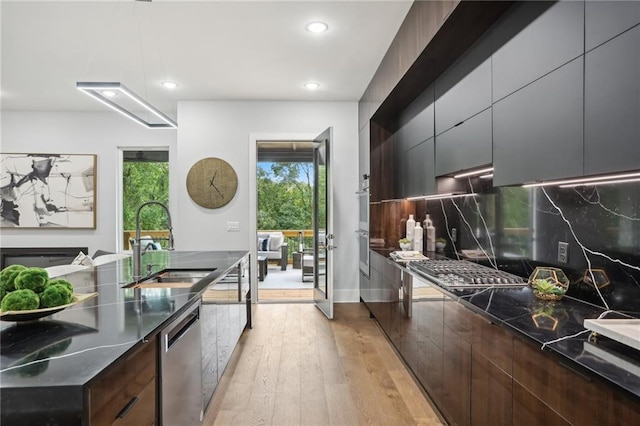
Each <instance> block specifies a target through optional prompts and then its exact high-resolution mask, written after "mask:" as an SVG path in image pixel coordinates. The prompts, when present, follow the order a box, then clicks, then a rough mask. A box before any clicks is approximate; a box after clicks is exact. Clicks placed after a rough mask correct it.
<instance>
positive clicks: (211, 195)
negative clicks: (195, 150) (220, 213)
mask: <svg viewBox="0 0 640 426" xmlns="http://www.w3.org/2000/svg"><path fill="white" fill-rule="evenodd" d="M237 190H238V175H236V172H235V170H233V167H231V165H230V164H229V163H227V162H226V161H224V160H223V159H221V158H215V157H209V158H203V159H202V160H200V161H198V162H197V163H195V164H194V165H193V166H191V169H189V174H187V192H189V196H190V197H191V199H192V200H193V201H195V202H196V203H197V204H198V205H199V206H201V207H205V208H207V209H217V208H219V207H222V206H224V205H226V204H228V203H229V201H231V200H232V199H233V197H234V196H235V195H236V191H237Z"/></svg>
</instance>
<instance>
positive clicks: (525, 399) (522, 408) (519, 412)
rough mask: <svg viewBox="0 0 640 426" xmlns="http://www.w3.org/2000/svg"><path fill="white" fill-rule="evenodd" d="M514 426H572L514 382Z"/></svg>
mask: <svg viewBox="0 0 640 426" xmlns="http://www.w3.org/2000/svg"><path fill="white" fill-rule="evenodd" d="M513 424H514V425H545V426H568V425H570V423H569V422H567V421H566V420H565V419H563V418H562V416H560V414H558V413H556V412H555V411H553V410H552V409H551V408H549V406H547V405H546V404H545V403H544V402H542V401H540V400H539V399H538V398H536V397H535V396H534V395H532V394H531V393H529V392H528V391H527V390H526V389H525V388H524V387H522V385H521V384H519V383H518V382H516V381H515V380H514V381H513Z"/></svg>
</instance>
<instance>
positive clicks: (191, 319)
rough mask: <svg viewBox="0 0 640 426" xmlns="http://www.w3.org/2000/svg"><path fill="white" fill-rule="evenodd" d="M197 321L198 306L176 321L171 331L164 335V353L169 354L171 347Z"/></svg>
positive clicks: (198, 316) (198, 319) (198, 318)
mask: <svg viewBox="0 0 640 426" xmlns="http://www.w3.org/2000/svg"><path fill="white" fill-rule="evenodd" d="M198 321H200V306H198V307H197V308H196V309H194V310H193V311H191V312H189V313H188V314H187V315H186V316H185V317H184V318H182V319H181V320H179V321H177V322H176V323H175V325H174V326H173V327H172V328H171V330H169V331H168V332H167V333H166V334H165V335H164V352H165V353H167V352H169V350H170V349H171V347H172V346H173V345H175V344H176V343H177V342H178V341H179V340H180V339H181V338H182V337H183V336H184V335H185V334H187V333H188V332H189V330H190V329H191V327H192V326H193V325H194V324H195V323H197V322H198Z"/></svg>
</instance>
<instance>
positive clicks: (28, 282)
mask: <svg viewBox="0 0 640 426" xmlns="http://www.w3.org/2000/svg"><path fill="white" fill-rule="evenodd" d="M47 284H49V274H48V273H47V271H46V270H45V269H42V268H26V269H25V270H24V271H22V272H20V273H19V274H18V276H17V277H16V279H15V285H16V289H17V290H25V289H26V290H31V291H33V292H35V293H42V292H43V291H44V288H45V287H46V286H47Z"/></svg>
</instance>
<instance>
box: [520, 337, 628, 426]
mask: <svg viewBox="0 0 640 426" xmlns="http://www.w3.org/2000/svg"><path fill="white" fill-rule="evenodd" d="M513 379H514V381H518V382H519V383H520V384H521V385H522V386H523V387H524V388H525V389H527V391H528V392H530V393H531V394H533V395H535V396H536V397H537V398H538V399H540V400H541V401H542V402H543V403H544V404H546V405H548V406H549V407H550V408H552V409H553V410H554V411H556V412H557V413H558V414H559V415H561V416H562V417H563V418H565V419H566V420H567V421H569V422H570V423H572V424H576V425H582V424H598V425H605V424H611V425H613V424H620V425H622V424H639V423H640V411H639V410H638V407H639V404H638V403H637V402H636V401H632V400H631V399H629V398H628V397H627V396H626V395H623V394H622V393H621V392H619V391H617V390H616V389H614V388H612V387H611V386H609V385H608V384H606V383H602V382H600V381H598V380H597V379H596V378H594V379H591V378H589V377H586V376H584V375H583V374H582V373H580V372H578V371H577V370H574V369H573V367H571V366H569V364H566V365H563V364H562V363H561V362H560V360H558V359H556V358H554V357H552V356H551V355H549V354H546V353H544V352H543V351H541V350H540V348H539V347H537V346H533V345H531V344H529V343H525V342H523V341H522V340H521V339H519V338H516V339H514V342H513Z"/></svg>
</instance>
